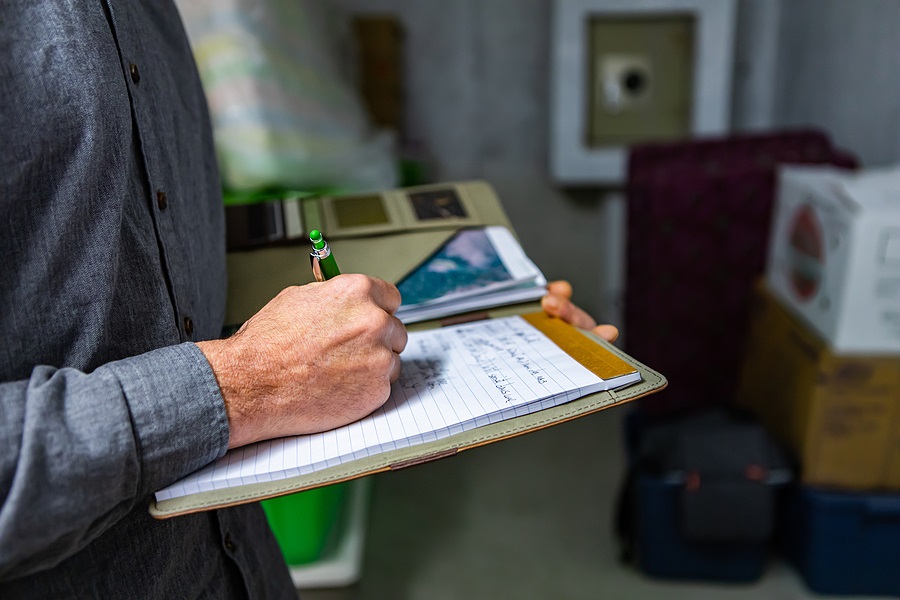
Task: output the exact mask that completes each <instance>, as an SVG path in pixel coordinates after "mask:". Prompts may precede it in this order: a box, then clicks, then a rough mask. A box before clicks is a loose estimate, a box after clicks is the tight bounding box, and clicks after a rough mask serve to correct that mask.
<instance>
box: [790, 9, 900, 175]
mask: <svg viewBox="0 0 900 600" xmlns="http://www.w3.org/2000/svg"><path fill="white" fill-rule="evenodd" d="M778 56H779V59H778V60H779V65H778V75H777V81H778V85H777V86H776V89H777V92H776V98H775V123H776V124H779V125H817V126H820V127H823V128H825V129H827V130H828V131H830V132H831V135H832V137H833V138H834V140H835V142H836V143H838V144H839V145H841V146H842V147H844V148H847V149H848V150H851V151H852V152H854V153H855V154H856V155H857V156H859V158H860V159H862V161H863V164H864V165H882V164H888V163H894V162H897V161H900V2H897V0H860V1H853V2H850V1H848V0H782V7H781V35H780V48H779V53H778Z"/></svg>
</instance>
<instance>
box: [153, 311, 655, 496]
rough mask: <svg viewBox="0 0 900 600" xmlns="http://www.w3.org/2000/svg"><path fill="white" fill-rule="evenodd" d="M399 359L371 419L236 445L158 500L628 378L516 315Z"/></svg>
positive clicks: (340, 457)
mask: <svg viewBox="0 0 900 600" xmlns="http://www.w3.org/2000/svg"><path fill="white" fill-rule="evenodd" d="M401 358H402V362H403V368H402V372H401V375H400V378H399V380H398V381H397V382H395V383H394V385H393V386H392V389H391V395H390V398H389V399H388V401H387V402H386V403H385V404H384V406H382V407H381V408H379V409H378V410H376V411H375V412H373V413H372V414H371V415H369V416H367V417H365V418H364V419H361V420H359V421H356V422H355V423H351V424H349V425H346V426H344V427H340V428H338V429H334V430H331V431H325V432H322V433H317V434H313V435H303V436H296V437H290V438H282V439H278V440H271V441H267V442H262V443H259V444H254V445H251V446H246V447H244V448H238V449H236V450H232V451H230V452H228V453H227V454H226V455H225V456H223V457H222V458H221V459H219V460H217V461H215V462H214V463H212V464H210V465H208V466H207V467H205V468H203V469H201V470H199V471H197V472H195V473H193V474H192V475H189V476H188V477H186V478H185V479H183V480H181V481H179V482H177V483H175V484H173V485H171V486H169V487H167V488H165V489H163V490H161V491H159V492H157V493H156V498H157V500H167V499H171V498H177V497H180V496H185V495H189V494H193V493H199V492H205V491H211V490H216V489H223V488H228V487H233V486H237V485H246V484H250V483H262V482H266V481H275V480H278V479H285V478H288V477H293V476H297V475H304V474H308V473H312V472H315V471H317V470H320V469H323V468H325V467H329V466H334V465H338V464H342V463H344V462H347V461H351V460H354V459H358V458H362V457H367V456H372V455H374V454H378V453H380V452H385V451H387V450H392V449H396V448H403V447H407V446H411V445H414V444H421V443H424V442H428V441H433V440H437V439H440V438H444V437H447V436H450V435H453V434H455V433H459V432H462V431H467V430H470V429H473V428H475V427H480V426H483V425H486V424H489V423H495V422H497V421H501V420H504V419H508V418H511V417H515V416H520V415H525V414H529V413H532V412H535V411H538V410H541V409H544V408H549V407H551V406H556V405H558V404H561V403H563V402H567V401H569V400H574V399H575V398H578V397H580V396H583V395H585V394H589V393H593V392H596V391H600V390H603V389H609V388H610V387H613V386H615V385H621V384H624V383H631V381H607V380H603V379H600V378H599V377H597V376H596V375H594V374H593V373H591V372H590V371H588V370H587V369H585V368H584V367H583V366H581V364H579V363H578V362H577V361H575V360H574V359H572V358H571V357H570V356H569V355H568V354H566V353H565V352H563V351H562V350H561V349H560V348H559V347H558V346H556V345H555V344H554V343H553V342H552V341H550V340H549V339H548V338H547V337H546V336H545V335H544V334H543V333H541V332H539V331H538V330H537V329H535V328H534V327H532V326H531V325H529V324H528V323H527V322H525V321H524V320H523V319H521V318H520V317H508V318H504V319H494V320H489V321H480V322H477V323H471V324H466V325H459V326H456V327H449V328H444V329H435V330H429V331H421V332H413V333H410V335H409V343H408V345H407V348H406V350H405V351H404V352H403V354H402V356H401ZM638 377H639V375H638Z"/></svg>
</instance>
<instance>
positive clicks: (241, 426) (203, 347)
mask: <svg viewBox="0 0 900 600" xmlns="http://www.w3.org/2000/svg"><path fill="white" fill-rule="evenodd" d="M232 340H233V338H230V339H228V340H209V341H205V342H197V347H198V348H200V351H201V352H202V353H203V355H204V356H205V357H206V360H207V361H208V362H209V365H210V367H211V368H212V372H213V375H214V376H215V378H216V383H218V384H219V391H220V392H221V394H222V401H223V402H224V404H225V414H226V415H227V416H228V448H229V449H230V448H237V447H239V446H243V445H245V444H249V443H251V442H253V441H256V440H254V439H253V437H252V434H251V432H252V426H251V423H252V411H251V410H250V408H251V407H252V405H253V403H252V398H251V393H250V389H249V385H248V381H247V380H248V376H247V375H248V372H249V369H248V368H247V366H246V365H247V363H246V362H245V361H242V360H241V359H240V356H239V354H240V352H239V349H238V348H236V344H235V343H234V342H233V341H232Z"/></svg>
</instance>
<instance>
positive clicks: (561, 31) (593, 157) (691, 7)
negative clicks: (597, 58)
mask: <svg viewBox="0 0 900 600" xmlns="http://www.w3.org/2000/svg"><path fill="white" fill-rule="evenodd" d="M736 11H737V6H736V0H556V2H555V3H554V8H553V25H552V35H553V38H552V41H551V79H550V81H551V86H550V87H551V98H550V113H551V124H550V171H551V176H552V178H553V179H554V180H555V181H556V182H558V183H560V184H564V185H609V186H617V185H620V184H622V183H623V182H624V180H625V170H626V166H627V165H626V160H627V156H626V149H625V148H624V147H609V148H592V147H589V146H588V145H587V142H586V135H585V131H586V130H587V119H588V109H587V102H588V89H587V86H588V85H589V82H588V81H587V73H588V63H587V61H588V60H589V57H588V47H589V44H588V39H587V32H588V27H587V22H588V20H589V19H591V18H593V17H596V16H603V15H609V16H610V17H627V16H632V15H633V16H636V17H639V16H642V15H653V14H673V13H679V14H685V13H688V14H692V15H695V18H696V29H695V31H696V33H695V57H694V60H695V64H694V69H693V72H694V81H693V87H692V98H693V102H692V105H691V133H692V134H694V135H713V134H722V133H725V132H727V131H728V129H729V123H730V112H731V110H730V109H731V78H732V71H733V68H734V35H735V19H736Z"/></svg>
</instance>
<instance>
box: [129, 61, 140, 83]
mask: <svg viewBox="0 0 900 600" xmlns="http://www.w3.org/2000/svg"><path fill="white" fill-rule="evenodd" d="M128 72H129V73H131V80H132V81H133V82H135V83H138V82H140V80H141V72H140V71H138V68H137V65H136V64H134V63H131V64H130V65H128Z"/></svg>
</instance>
